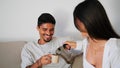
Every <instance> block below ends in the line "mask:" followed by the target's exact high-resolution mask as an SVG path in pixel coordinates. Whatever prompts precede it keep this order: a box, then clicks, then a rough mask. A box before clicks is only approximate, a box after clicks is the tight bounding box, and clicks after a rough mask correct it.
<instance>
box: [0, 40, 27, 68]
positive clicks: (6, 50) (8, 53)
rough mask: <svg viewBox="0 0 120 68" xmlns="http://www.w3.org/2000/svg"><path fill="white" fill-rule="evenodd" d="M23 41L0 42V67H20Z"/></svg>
mask: <svg viewBox="0 0 120 68" xmlns="http://www.w3.org/2000/svg"><path fill="white" fill-rule="evenodd" d="M25 43H26V42H25V41H11V42H0V68H21V67H20V64H21V50H22V47H23V46H24V44H25Z"/></svg>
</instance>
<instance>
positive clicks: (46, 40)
mask: <svg viewBox="0 0 120 68" xmlns="http://www.w3.org/2000/svg"><path fill="white" fill-rule="evenodd" d="M51 40H52V38H51V39H44V41H45V42H50V41H51Z"/></svg>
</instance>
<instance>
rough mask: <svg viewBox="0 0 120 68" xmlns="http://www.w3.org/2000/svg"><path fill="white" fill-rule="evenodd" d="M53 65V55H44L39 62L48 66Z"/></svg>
mask: <svg viewBox="0 0 120 68" xmlns="http://www.w3.org/2000/svg"><path fill="white" fill-rule="evenodd" d="M50 63H51V54H48V55H44V56H42V57H41V58H40V59H39V60H38V64H41V65H47V64H50Z"/></svg>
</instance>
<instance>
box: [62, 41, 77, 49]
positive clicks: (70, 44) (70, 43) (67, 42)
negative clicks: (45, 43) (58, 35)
mask: <svg viewBox="0 0 120 68" xmlns="http://www.w3.org/2000/svg"><path fill="white" fill-rule="evenodd" d="M64 44H67V45H69V46H70V48H76V46H77V45H76V42H74V41H66V42H64Z"/></svg>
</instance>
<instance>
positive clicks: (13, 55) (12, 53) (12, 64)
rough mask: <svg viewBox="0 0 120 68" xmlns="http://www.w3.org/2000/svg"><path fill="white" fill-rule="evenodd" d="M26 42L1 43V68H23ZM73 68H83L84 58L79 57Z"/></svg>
mask: <svg viewBox="0 0 120 68" xmlns="http://www.w3.org/2000/svg"><path fill="white" fill-rule="evenodd" d="M25 43H27V42H26V41H14V42H0V68H21V67H20V64H21V50H22V48H23V46H24V45H25ZM74 62H75V63H73V66H72V68H82V57H81V55H80V56H79V57H77V58H76V59H75V61H74Z"/></svg>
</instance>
